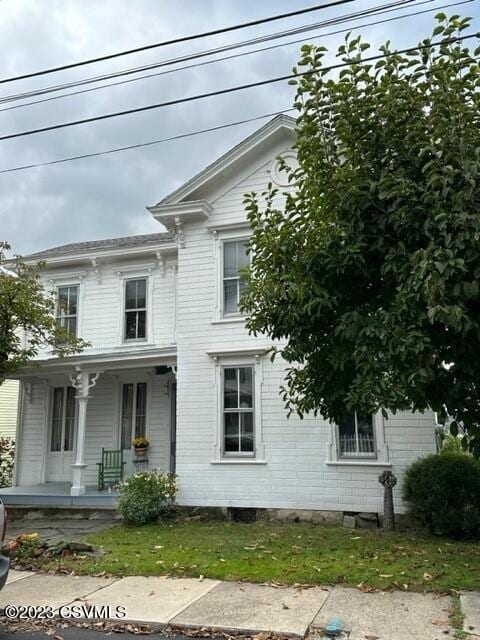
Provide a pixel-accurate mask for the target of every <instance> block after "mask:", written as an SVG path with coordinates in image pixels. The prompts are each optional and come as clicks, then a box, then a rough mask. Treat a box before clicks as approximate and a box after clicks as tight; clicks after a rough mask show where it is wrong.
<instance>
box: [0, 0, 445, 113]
mask: <svg viewBox="0 0 480 640" xmlns="http://www.w3.org/2000/svg"><path fill="white" fill-rule="evenodd" d="M412 2H414V0H396V1H395V2H392V3H390V4H383V5H376V6H375V7H370V8H368V9H362V10H361V11H354V12H351V13H346V14H343V15H341V16H336V17H334V18H329V19H328V20H323V21H320V22H315V23H310V24H307V25H302V26H301V27H296V28H294V29H287V30H286V31H278V32H275V33H273V34H266V35H264V36H258V37H256V38H250V39H249V40H243V41H240V42H234V43H231V44H227V45H223V46H221V47H215V48H213V49H206V50H204V51H196V52H194V53H190V54H187V55H184V56H179V57H176V58H169V59H167V60H160V61H158V62H153V63H150V64H147V65H142V66H140V67H130V68H128V69H123V70H120V71H114V72H111V73H107V74H102V75H97V76H90V77H87V78H82V79H81V80H73V81H71V82H63V83H61V84H55V85H49V86H46V87H41V88H39V89H32V90H31V91H23V92H21V93H16V94H11V95H6V96H1V97H0V102H11V101H14V100H23V99H25V98H32V97H35V96H38V95H45V94H46V93H52V92H56V91H63V90H64V89H71V88H73V87H79V86H84V85H86V84H93V83H96V82H101V81H102V80H110V79H112V78H120V77H122V76H127V75H132V74H136V73H141V72H142V71H148V70H151V69H158V68H159V67H167V66H171V65H173V64H178V63H181V62H188V61H190V60H196V59H198V58H205V57H208V56H212V55H217V54H220V53H224V52H228V51H232V50H234V49H237V48H243V47H247V46H251V45H255V44H261V43H263V42H269V41H271V40H277V39H279V38H283V37H287V36H289V35H297V34H299V33H306V32H308V31H311V30H314V29H317V28H323V27H329V26H331V25H335V24H339V23H342V22H345V21H346V20H352V19H354V18H362V17H367V16H369V15H371V14H374V15H381V14H383V13H388V10H390V9H391V10H397V9H401V8H403V7H405V6H407V5H409V4H411V3H412ZM430 2H435V0H424V1H423V2H420V3H418V4H419V5H421V4H427V3H430ZM415 6H418V5H415ZM297 42H299V41H297Z"/></svg>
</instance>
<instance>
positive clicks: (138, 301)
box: [124, 278, 147, 340]
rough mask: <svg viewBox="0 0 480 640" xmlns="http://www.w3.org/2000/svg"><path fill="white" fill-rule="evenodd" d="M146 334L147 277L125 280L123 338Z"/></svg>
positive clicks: (141, 336)
mask: <svg viewBox="0 0 480 640" xmlns="http://www.w3.org/2000/svg"><path fill="white" fill-rule="evenodd" d="M146 336H147V279H146V278H135V279H130V280H125V329H124V339H125V340H145V338H146Z"/></svg>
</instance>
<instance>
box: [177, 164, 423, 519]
mask: <svg viewBox="0 0 480 640" xmlns="http://www.w3.org/2000/svg"><path fill="white" fill-rule="evenodd" d="M273 157H275V156H274V155H273V154H272V156H271V157H270V158H268V159H265V162H262V163H259V169H258V170H256V171H255V172H254V173H250V174H249V175H248V176H247V177H245V178H244V179H243V180H242V181H241V182H240V184H238V185H235V186H233V187H232V186H231V185H230V188H229V189H228V191H227V192H226V193H225V194H224V195H220V196H218V195H217V197H216V199H215V200H214V202H213V214H212V215H211V217H210V220H209V224H210V225H213V226H215V225H223V224H233V223H238V222H241V221H244V220H245V217H246V216H245V212H244V206H243V204H242V200H243V196H244V194H245V193H246V192H249V191H252V190H254V191H258V192H259V191H261V190H263V189H264V188H265V187H266V184H267V182H268V181H269V180H270V176H269V167H270V162H271V159H272V158H273ZM214 247H215V243H214V240H212V237H211V236H210V235H209V234H207V233H206V232H205V229H204V225H203V224H201V223H191V224H189V225H188V227H186V248H185V249H184V250H182V251H180V252H179V269H178V294H177V295H178V307H177V322H178V324H177V337H178V374H177V377H178V413H177V416H178V418H177V419H178V435H177V470H178V473H179V476H180V482H179V486H180V493H179V502H180V503H182V504H188V505H205V506H222V507H225V506H239V507H241V506H245V507H264V508H291V509H324V510H345V511H381V510H382V503H383V488H382V486H381V485H380V484H379V482H378V475H379V474H380V473H381V472H382V470H383V468H382V467H378V466H368V465H360V466H358V465H328V464H327V461H328V460H329V453H330V451H329V450H330V444H331V440H332V426H331V425H330V424H329V423H327V422H325V421H324V420H322V419H321V418H313V417H312V416H307V417H306V418H305V419H304V420H300V419H298V418H296V417H294V416H293V417H291V418H287V415H286V411H285V408H284V406H283V402H282V400H281V398H280V386H281V384H282V383H283V380H284V369H285V366H284V364H282V362H281V361H280V360H277V361H276V362H275V363H271V362H270V360H269V358H268V357H264V358H262V360H263V363H262V367H263V385H262V393H261V398H260V399H259V402H260V403H261V409H262V417H263V419H262V433H263V443H264V448H265V461H266V464H224V465H222V464H212V460H213V457H214V448H215V438H216V434H217V390H216V386H215V381H216V377H215V363H214V361H213V360H212V358H210V357H209V356H208V355H207V353H206V352H207V351H214V350H219V351H220V350H222V349H242V348H245V347H251V346H252V345H254V344H258V345H269V344H270V341H269V340H267V339H264V338H257V339H255V338H253V337H251V336H249V335H248V334H247V332H246V330H245V328H244V325H243V322H238V323H226V324H221V323H220V324H218V323H214V324H212V320H213V319H214V308H215V303H216V278H217V277H218V274H217V268H220V265H217V264H216V262H215V257H214ZM252 360H253V358H252ZM257 408H258V405H257ZM384 425H385V426H384V430H385V439H386V445H387V447H388V449H389V452H390V462H391V463H392V465H393V466H392V470H393V471H394V473H396V474H397V475H398V476H399V479H400V481H401V478H402V476H403V473H404V471H405V468H406V466H408V464H410V463H411V462H412V461H413V460H414V459H416V458H417V457H419V456H422V455H426V454H428V453H432V452H434V451H435V439H434V417H433V414H432V413H431V412H430V413H428V414H425V415H423V416H422V415H419V414H411V413H399V414H397V415H396V416H390V417H389V419H388V420H386V421H385V423H384ZM400 491H401V488H400V486H399V487H398V488H397V489H396V490H395V499H396V502H397V509H398V510H399V511H402V510H403V505H402V504H401V500H400V499H399V496H400Z"/></svg>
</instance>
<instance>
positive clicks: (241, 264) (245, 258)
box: [238, 242, 250, 270]
mask: <svg viewBox="0 0 480 640" xmlns="http://www.w3.org/2000/svg"><path fill="white" fill-rule="evenodd" d="M247 247H248V242H239V243H238V269H239V270H240V269H244V268H245V267H248V266H249V264H250V256H249V255H247Z"/></svg>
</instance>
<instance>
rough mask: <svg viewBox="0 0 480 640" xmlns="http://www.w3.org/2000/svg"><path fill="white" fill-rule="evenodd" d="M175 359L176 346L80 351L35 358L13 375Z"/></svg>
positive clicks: (135, 365)
mask: <svg viewBox="0 0 480 640" xmlns="http://www.w3.org/2000/svg"><path fill="white" fill-rule="evenodd" d="M176 362H177V347H176V346H171V347H162V348H152V349H146V348H139V347H138V346H137V347H136V348H135V350H133V349H131V350H128V351H127V350H121V351H120V350H116V351H109V352H101V353H91V352H90V353H82V354H80V355H77V356H69V357H66V358H58V357H52V358H45V359H42V360H35V361H34V362H32V363H30V364H29V365H28V366H26V367H23V368H22V369H21V370H20V371H17V372H15V374H14V375H11V376H9V377H12V378H18V379H22V378H28V377H31V376H38V375H39V374H41V373H44V372H45V373H46V372H49V373H62V372H64V371H71V370H72V369H82V370H85V371H88V370H92V371H93V370H98V369H99V368H101V369H102V371H112V370H116V369H119V368H122V369H137V368H141V367H152V366H155V365H167V366H172V365H175V364H176Z"/></svg>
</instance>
